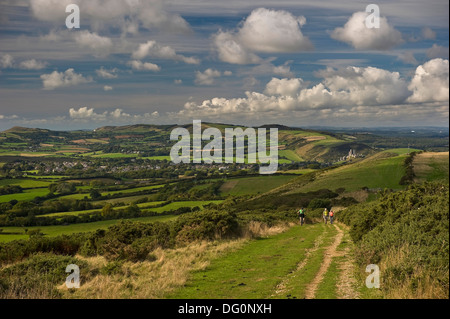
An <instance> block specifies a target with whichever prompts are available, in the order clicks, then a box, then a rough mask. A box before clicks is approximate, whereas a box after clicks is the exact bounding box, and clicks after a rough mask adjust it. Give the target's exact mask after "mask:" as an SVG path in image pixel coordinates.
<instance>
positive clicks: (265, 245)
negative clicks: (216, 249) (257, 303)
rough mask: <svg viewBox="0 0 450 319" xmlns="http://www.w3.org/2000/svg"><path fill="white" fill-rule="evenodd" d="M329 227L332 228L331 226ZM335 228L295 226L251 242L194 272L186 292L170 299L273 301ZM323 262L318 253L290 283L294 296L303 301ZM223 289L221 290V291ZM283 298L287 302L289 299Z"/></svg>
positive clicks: (318, 252)
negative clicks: (310, 251) (279, 288)
mask: <svg viewBox="0 0 450 319" xmlns="http://www.w3.org/2000/svg"><path fill="white" fill-rule="evenodd" d="M328 226H329V225H328ZM333 230H334V228H332V227H327V226H325V225H323V224H314V225H307V226H305V227H299V226H294V227H292V228H290V229H289V230H288V231H286V232H284V233H281V234H278V235H275V236H272V237H268V238H260V239H256V240H252V241H250V242H249V243H248V244H247V245H244V246H243V247H242V248H241V249H239V250H237V251H235V252H232V253H230V254H228V255H226V256H224V257H221V258H218V259H216V260H213V261H211V263H210V265H209V266H208V267H207V268H206V270H204V271H198V272H194V273H193V274H192V277H191V280H190V281H189V282H188V283H187V284H186V285H185V287H184V288H182V289H180V290H178V291H177V292H176V293H174V294H172V295H170V296H168V297H169V298H192V299H200V298H212V299H221V298H224V299H229V298H237V299H242V298H271V297H273V296H274V293H275V291H276V288H277V286H278V284H280V282H282V281H283V280H284V279H285V277H286V276H288V275H289V274H290V273H292V272H293V271H295V270H296V269H297V266H298V264H299V263H300V262H302V261H303V260H304V259H305V256H306V252H307V250H308V249H311V248H312V247H313V246H314V243H315V241H316V239H317V238H318V237H319V236H320V235H321V234H322V233H324V236H325V240H324V242H323V244H324V245H327V244H329V243H330V238H331V236H332V235H333V234H334V232H333ZM322 259H323V249H321V250H318V251H317V252H316V253H315V254H314V255H313V256H312V257H311V258H310V260H309V262H308V266H307V268H305V269H304V270H303V271H302V272H301V278H300V277H297V279H301V280H302V281H303V282H302V283H301V282H299V281H298V280H292V281H291V282H290V283H289V286H290V288H289V290H295V292H292V291H291V292H289V291H288V292H286V294H288V295H290V296H294V294H295V295H296V296H294V297H297V298H302V297H303V294H304V288H305V285H306V284H307V283H309V282H310V281H311V280H312V279H313V278H314V275H315V273H316V272H317V269H318V268H319V267H320V263H321V260H322ZM217 287H220V289H217ZM286 294H285V295H283V296H281V297H283V298H286V296H287V295H286Z"/></svg>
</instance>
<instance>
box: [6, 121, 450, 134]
mask: <svg viewBox="0 0 450 319" xmlns="http://www.w3.org/2000/svg"><path fill="white" fill-rule="evenodd" d="M189 124H191V125H192V123H185V124H178V123H172V124H148V123H138V124H121V125H104V126H99V127H92V128H83V129H81V128H80V129H58V128H51V127H31V126H20V125H15V126H11V127H9V128H5V129H3V128H1V127H0V132H5V131H8V130H11V129H13V128H25V129H37V130H49V131H60V132H76V131H95V130H97V129H100V128H103V127H126V126H186V125H189ZM202 124H216V125H228V126H244V127H254V128H257V127H261V126H267V127H270V126H273V127H275V126H284V127H287V128H293V129H311V130H346V131H351V130H368V131H371V130H375V131H380V130H410V129H416V130H449V131H450V127H449V126H372V127H368V126H360V127H359V126H315V125H312V126H289V125H284V124H274V123H271V124H261V125H251V126H246V125H240V124H232V123H221V122H202Z"/></svg>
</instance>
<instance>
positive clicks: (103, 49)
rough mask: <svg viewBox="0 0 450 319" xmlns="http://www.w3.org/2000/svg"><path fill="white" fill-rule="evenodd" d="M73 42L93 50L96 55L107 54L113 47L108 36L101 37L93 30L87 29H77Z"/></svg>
mask: <svg viewBox="0 0 450 319" xmlns="http://www.w3.org/2000/svg"><path fill="white" fill-rule="evenodd" d="M75 42H76V43H77V44H78V45H80V46H81V47H84V48H89V49H91V50H93V51H94V52H95V54H96V55H100V56H105V55H108V54H109V53H110V51H111V49H112V47H113V43H112V40H111V39H110V38H108V37H103V36H100V35H98V34H97V33H95V32H92V33H91V32H89V31H87V30H84V31H78V32H76V34H75Z"/></svg>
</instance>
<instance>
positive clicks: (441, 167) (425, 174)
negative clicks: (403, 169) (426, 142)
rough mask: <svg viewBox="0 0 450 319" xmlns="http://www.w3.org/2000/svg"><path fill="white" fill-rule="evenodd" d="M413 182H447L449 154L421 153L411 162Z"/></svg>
mask: <svg viewBox="0 0 450 319" xmlns="http://www.w3.org/2000/svg"><path fill="white" fill-rule="evenodd" d="M413 166H414V174H415V175H416V178H415V180H416V181H417V182H424V181H428V182H432V181H442V182H445V181H446V182H448V180H449V153H448V152H442V153H431V152H427V153H422V154H419V155H416V157H415V158H414V162H413Z"/></svg>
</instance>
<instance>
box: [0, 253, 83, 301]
mask: <svg viewBox="0 0 450 319" xmlns="http://www.w3.org/2000/svg"><path fill="white" fill-rule="evenodd" d="M70 264H76V265H77V266H78V267H80V269H81V268H82V269H84V270H85V271H84V272H83V273H88V271H86V270H88V264H87V263H86V262H85V261H82V260H79V259H77V258H74V257H70V256H59V255H55V254H51V253H37V254H33V255H32V256H30V258H28V259H26V260H25V261H22V262H20V263H17V264H14V265H12V266H9V267H6V268H4V269H2V270H0V298H60V297H61V293H60V292H59V291H58V289H57V288H56V287H55V285H58V284H62V283H64V282H65V279H66V277H67V276H68V274H67V273H66V272H65V270H66V267H67V266H68V265H70Z"/></svg>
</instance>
